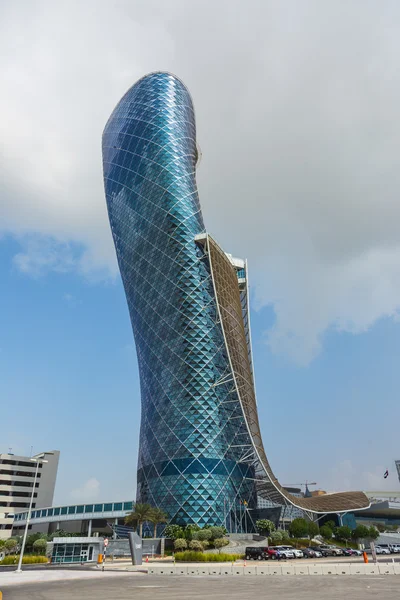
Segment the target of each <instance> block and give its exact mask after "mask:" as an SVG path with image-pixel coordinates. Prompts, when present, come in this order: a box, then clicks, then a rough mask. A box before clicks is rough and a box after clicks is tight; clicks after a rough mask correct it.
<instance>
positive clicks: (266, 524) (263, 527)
mask: <svg viewBox="0 0 400 600" xmlns="http://www.w3.org/2000/svg"><path fill="white" fill-rule="evenodd" d="M256 528H257V531H258V532H259V533H260V534H261V535H265V536H268V535H269V534H270V533H272V531H275V525H274V524H273V522H272V521H270V520H269V519H259V520H258V521H256Z"/></svg>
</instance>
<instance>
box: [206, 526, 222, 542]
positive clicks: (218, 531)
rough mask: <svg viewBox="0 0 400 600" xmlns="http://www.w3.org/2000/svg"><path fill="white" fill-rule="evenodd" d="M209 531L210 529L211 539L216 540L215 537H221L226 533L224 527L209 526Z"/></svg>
mask: <svg viewBox="0 0 400 600" xmlns="http://www.w3.org/2000/svg"><path fill="white" fill-rule="evenodd" d="M209 531H211V539H212V540H216V539H217V538H223V537H224V535H225V534H226V529H225V527H210V528H209Z"/></svg>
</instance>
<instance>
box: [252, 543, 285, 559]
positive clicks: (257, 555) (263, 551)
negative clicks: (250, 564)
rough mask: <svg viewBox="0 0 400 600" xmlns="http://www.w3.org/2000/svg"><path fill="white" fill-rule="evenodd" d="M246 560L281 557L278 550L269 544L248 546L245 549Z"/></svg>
mask: <svg viewBox="0 0 400 600" xmlns="http://www.w3.org/2000/svg"><path fill="white" fill-rule="evenodd" d="M245 556H246V560H252V559H253V560H268V559H269V558H270V559H271V560H277V559H279V558H281V557H280V555H279V553H278V552H277V550H275V549H274V548H268V546H247V547H246V550H245Z"/></svg>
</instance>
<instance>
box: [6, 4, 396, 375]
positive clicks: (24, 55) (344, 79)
mask: <svg viewBox="0 0 400 600" xmlns="http://www.w3.org/2000/svg"><path fill="white" fill-rule="evenodd" d="M1 17H2V18H1V20H0V23H1V24H0V57H1V59H0V60H1V63H2V64H1V70H0V73H1V75H0V85H1V88H2V94H1V96H0V125H1V129H2V136H1V141H0V143H1V147H0V165H1V167H0V168H1V179H2V184H0V185H2V189H1V193H0V223H1V224H2V225H1V228H2V230H3V233H11V234H13V235H15V236H17V237H18V239H19V240H21V243H22V245H23V248H22V251H21V252H20V253H19V254H18V255H17V256H16V258H15V264H16V265H17V266H18V268H20V269H21V270H23V271H24V272H27V273H30V274H34V275H35V276H37V275H38V274H43V273H45V272H46V271H47V270H49V269H55V270H58V271H60V270H61V271H62V270H70V269H76V270H77V271H78V272H80V273H82V274H83V275H84V276H85V277H88V276H93V273H94V274H95V277H96V278H101V277H104V276H110V275H111V276H114V275H115V274H116V273H117V265H116V260H115V254H114V250H113V246H112V240H111V235H110V230H109V224H108V220H107V215H106V206H105V200H104V193H103V188H102V171H101V147H100V139H101V133H102V129H103V127H104V124H105V122H106V120H107V118H108V116H109V114H110V113H111V111H112V109H113V107H114V105H115V104H116V103H117V101H118V100H119V98H120V97H121V96H122V94H123V93H124V92H125V91H126V89H127V88H128V87H129V86H130V85H132V84H133V83H134V82H135V81H136V80H137V79H138V78H139V77H140V76H142V75H143V74H144V73H146V72H149V71H153V70H163V69H164V70H169V71H172V72H175V73H176V74H177V75H179V76H180V77H181V78H182V79H183V80H184V81H185V82H186V84H187V85H188V87H189V89H190V90H191V92H192V95H193V97H194V102H195V106H196V114H197V120H198V137H199V142H200V145H201V148H202V151H203V158H202V163H201V168H200V170H199V186H200V199H201V202H202V205H203V210H204V215H205V221H206V225H207V226H208V228H209V229H210V230H211V231H212V232H213V233H214V234H215V236H216V237H217V239H219V241H220V242H221V243H222V244H223V245H224V246H225V248H226V250H228V251H231V252H232V253H234V254H236V255H240V254H241V255H243V256H247V257H248V258H249V261H250V268H251V275H252V282H253V285H254V286H255V291H256V293H255V298H256V302H257V304H258V306H264V305H271V306H273V308H274V311H275V313H276V322H275V324H274V326H273V328H272V329H271V331H269V332H267V341H268V343H269V344H270V346H271V348H272V349H273V351H274V352H277V353H284V354H287V355H289V356H291V357H292V358H293V359H294V360H296V361H297V362H299V363H301V364H307V362H309V361H310V360H311V359H312V358H313V357H314V356H316V355H317V354H318V352H319V351H320V349H321V344H322V339H323V334H324V332H326V331H327V330H328V329H330V328H333V329H337V330H341V331H349V332H353V333H362V332H364V331H367V330H368V329H369V328H370V327H371V326H372V325H373V324H374V323H375V322H376V321H377V320H378V319H380V318H382V317H391V318H397V317H398V309H399V305H400V301H399V298H400V269H399V266H398V265H399V264H400V234H399V229H398V222H399V218H400V203H399V202H398V198H397V190H398V189H399V187H400V168H399V167H400V165H399V161H400V158H399V157H400V152H399V146H400V122H399V120H398V105H399V96H400V74H399V71H398V68H397V56H398V54H399V52H400V39H399V36H398V31H397V28H396V26H395V25H394V24H395V23H397V22H398V19H399V17H400V5H399V4H398V3H397V2H394V1H393V2H391V1H389V0H388V2H386V3H385V11H382V10H381V6H380V5H378V4H377V3H375V2H369V1H364V0H359V1H357V0H355V1H354V2H352V3H347V4H346V6H343V5H342V3H337V2H335V1H334V0H332V1H331V2H324V3H321V2H320V1H319V0H309V1H307V0H304V2H301V3H293V2H285V1H283V2H276V1H274V0H269V1H261V0H260V1H256V0H253V1H252V2H251V10H249V7H248V5H247V4H246V5H244V4H243V3H242V2H234V1H233V0H231V1H229V2H227V1H224V0H220V1H214V0H213V1H211V0H208V1H207V0H205V1H204V2H202V3H197V4H195V3H187V2H183V1H181V0H169V2H161V1H160V2H157V1H151V0H150V1H148V2H141V1H139V0H137V1H129V2H128V1H125V0H119V1H116V2H113V3H109V2H107V1H100V0H96V1H94V0H87V1H86V2H84V3H81V2H77V1H76V0H75V1H68V2H57V3H54V2H51V1H50V0H42V1H38V2H35V3H31V2H28V1H26V2H23V1H21V2H18V3H11V4H10V3H9V4H7V5H5V6H4V7H3V9H2V13H1ZM71 32H73V35H72V34H71ZM0 235H1V232H0ZM32 236H36V237H35V243H34V244H32V241H31V240H32ZM37 236H41V238H42V239H41V240H40V238H39V237H37ZM49 240H51V242H49Z"/></svg>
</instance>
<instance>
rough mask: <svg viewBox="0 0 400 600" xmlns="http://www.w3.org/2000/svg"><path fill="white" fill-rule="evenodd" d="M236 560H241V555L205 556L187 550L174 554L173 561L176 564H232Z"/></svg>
mask: <svg viewBox="0 0 400 600" xmlns="http://www.w3.org/2000/svg"><path fill="white" fill-rule="evenodd" d="M238 558H242V555H241V554H227V553H226V552H221V553H220V554H211V553H210V554H206V553H205V552H194V551H192V550H187V551H186V552H176V553H175V560H176V561H178V562H234V561H235V560H237V559H238Z"/></svg>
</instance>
